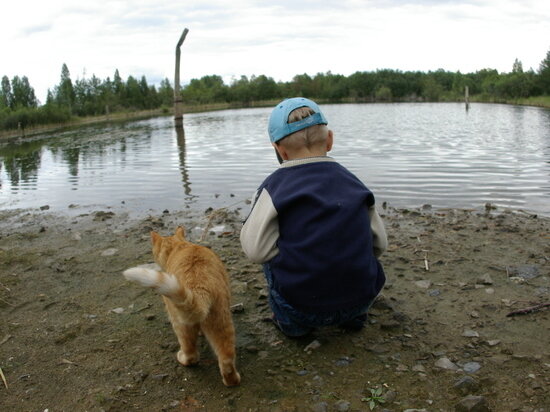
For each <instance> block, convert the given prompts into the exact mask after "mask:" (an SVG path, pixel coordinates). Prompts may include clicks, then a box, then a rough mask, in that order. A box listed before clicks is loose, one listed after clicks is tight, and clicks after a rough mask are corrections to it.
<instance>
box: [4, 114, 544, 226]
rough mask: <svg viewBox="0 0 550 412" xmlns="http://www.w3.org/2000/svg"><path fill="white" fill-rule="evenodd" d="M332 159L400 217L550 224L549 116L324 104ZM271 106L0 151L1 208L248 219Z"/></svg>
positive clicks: (266, 156)
mask: <svg viewBox="0 0 550 412" xmlns="http://www.w3.org/2000/svg"><path fill="white" fill-rule="evenodd" d="M323 109H324V112H325V115H326V117H327V118H328V120H329V122H330V127H331V128H332V129H333V131H334V134H335V144H334V148H333V151H332V152H331V155H332V156H333V157H335V158H336V159H337V160H338V161H339V162H340V163H342V164H343V165H344V166H346V167H347V168H349V169H350V170H351V171H352V172H354V173H355V174H356V175H357V176H358V177H359V178H361V179H362V180H363V181H364V182H365V183H366V184H367V186H368V187H369V188H370V189H371V190H372V191H373V192H374V193H375V196H376V199H377V202H378V203H379V204H381V203H382V202H385V201H386V202H388V203H389V204H390V205H393V206H396V207H417V206H421V205H423V204H431V205H432V206H434V207H465V208H479V207H482V206H483V205H484V204H485V203H487V202H490V203H493V204H495V205H497V206H500V207H510V208H521V209H525V210H529V211H534V212H537V213H541V214H548V215H550V111H549V110H545V109H538V108H531V107H521V106H509V105H493V104H473V105H471V108H470V110H469V111H468V112H467V111H466V110H465V108H464V105H463V104H458V103H457V104H454V103H449V104H408V103H402V104H364V105H358V104H345V105H324V106H323ZM270 110H271V109H270V108H260V109H242V110H226V111H220V112H211V113H198V114H188V115H185V118H184V127H185V136H178V135H177V133H176V131H175V129H174V127H173V120H172V118H170V117H160V118H154V119H149V120H144V121H134V122H129V123H125V124H114V125H108V126H101V127H98V126H89V127H81V128H78V129H75V130H70V131H64V132H61V133H54V134H46V135H43V136H40V138H39V139H34V140H33V141H30V142H24V143H20V144H4V145H3V146H0V207H1V208H2V209H12V208H27V207H40V206H44V205H49V206H50V208H51V209H54V210H58V211H68V210H69V205H79V206H81V207H92V208H93V207H113V208H121V209H125V210H128V211H130V212H134V213H149V212H151V211H156V212H158V211H162V210H164V209H168V210H179V209H182V208H186V207H188V208H193V209H200V210H202V209H206V208H207V207H214V208H217V207H223V206H229V205H238V206H241V207H243V208H245V209H248V207H249V206H245V205H244V202H243V201H244V200H245V199H249V198H250V197H251V196H252V194H253V192H254V190H255V189H256V187H257V186H258V185H259V184H260V183H261V181H262V180H263V179H264V178H265V177H266V176H267V175H268V174H269V173H271V172H272V171H273V170H274V169H275V168H276V167H277V165H278V163H277V161H276V159H275V154H274V151H273V149H272V148H271V146H270V144H269V140H268V137H267V132H266V124H267V119H268V116H269V113H270Z"/></svg>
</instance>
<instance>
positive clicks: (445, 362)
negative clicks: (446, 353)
mask: <svg viewBox="0 0 550 412" xmlns="http://www.w3.org/2000/svg"><path fill="white" fill-rule="evenodd" d="M435 366H436V367H437V368H440V369H446V370H451V371H456V370H458V369H459V368H458V366H456V364H454V363H453V362H451V360H450V359H449V358H440V359H438V360H437V361H436V362H435Z"/></svg>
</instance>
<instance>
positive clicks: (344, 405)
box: [334, 399, 351, 412]
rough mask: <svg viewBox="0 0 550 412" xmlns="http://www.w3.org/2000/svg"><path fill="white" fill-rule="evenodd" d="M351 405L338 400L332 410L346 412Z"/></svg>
mask: <svg viewBox="0 0 550 412" xmlns="http://www.w3.org/2000/svg"><path fill="white" fill-rule="evenodd" d="M350 407H351V403H349V402H348V401H345V400H342V399H341V400H339V401H338V402H336V403H335V404H334V409H335V410H336V411H338V412H347V411H349V410H350Z"/></svg>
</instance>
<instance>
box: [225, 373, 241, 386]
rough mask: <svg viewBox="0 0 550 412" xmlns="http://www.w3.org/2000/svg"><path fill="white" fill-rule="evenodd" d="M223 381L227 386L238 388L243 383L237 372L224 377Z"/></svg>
mask: <svg viewBox="0 0 550 412" xmlns="http://www.w3.org/2000/svg"><path fill="white" fill-rule="evenodd" d="M222 379H223V384H224V385H225V386H237V385H239V384H240V383H241V375H240V374H239V372H237V371H236V370H234V371H233V372H231V373H228V374H226V375H224V376H222Z"/></svg>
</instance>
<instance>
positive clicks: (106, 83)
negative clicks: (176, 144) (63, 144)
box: [0, 50, 550, 130]
mask: <svg viewBox="0 0 550 412" xmlns="http://www.w3.org/2000/svg"><path fill="white" fill-rule="evenodd" d="M466 86H467V87H468V89H469V93H470V96H472V97H475V98H476V99H477V100H480V101H511V100H512V101H513V100H514V99H521V98H528V97H533V96H550V50H549V51H548V52H547V54H546V57H545V58H544V59H543V60H542V61H541V63H540V67H539V68H538V70H537V71H535V70H533V69H530V70H523V66H522V63H521V61H519V60H518V59H516V60H515V61H514V63H513V65H512V71H511V72H509V73H499V72H498V71H497V70H494V69H482V70H479V71H477V72H475V73H466V74H463V73H460V72H449V71H445V70H442V69H440V70H436V71H429V72H420V71H407V72H403V71H400V70H393V69H380V70H376V71H371V72H366V71H362V72H355V73H353V74H351V75H349V76H343V75H341V74H333V73H331V72H330V71H329V72H327V73H317V74H316V75H314V76H310V75H308V74H299V75H296V76H294V78H293V79H292V80H291V81H288V82H276V81H275V80H273V78H271V77H267V76H265V75H259V76H251V77H250V78H249V77H247V76H241V77H240V78H235V79H233V80H232V81H231V83H230V84H225V83H224V81H223V79H222V77H221V76H218V75H207V76H203V77H202V78H200V79H192V80H191V81H190V82H189V84H187V85H185V86H184V87H183V88H182V91H181V94H182V98H183V101H184V104H185V105H188V106H192V105H205V104H213V103H226V104H229V105H238V106H249V105H252V104H254V103H257V102H262V101H273V100H277V99H282V98H285V97H290V96H304V97H309V98H313V99H317V100H321V101H325V102H390V101H391V102H401V101H430V102H437V101H458V100H462V99H463V96H464V90H465V87H466ZM173 93H174V90H173V87H172V85H171V83H170V81H169V80H168V79H164V80H163V81H161V83H160V85H159V86H158V87H157V86H155V85H150V84H148V82H147V79H146V77H145V76H141V78H139V79H138V78H135V77H133V76H128V78H127V79H126V80H125V81H124V80H123V79H122V78H121V76H120V73H119V71H118V70H115V73H114V76H113V78H112V79H111V78H110V77H107V78H106V79H104V80H101V79H99V78H97V77H96V76H95V75H92V77H91V78H86V77H83V78H79V79H77V80H76V81H74V82H73V81H72V79H71V75H70V72H69V69H68V67H67V65H66V64H63V66H62V68H61V76H60V81H59V84H57V85H56V86H55V87H54V88H53V89H51V90H48V93H47V98H46V102H45V103H44V104H41V102H39V101H38V99H37V98H36V95H35V91H34V89H33V87H32V86H31V85H30V83H29V80H28V78H27V77H26V76H22V77H19V76H15V77H13V78H12V79H11V80H10V79H9V78H8V77H7V76H3V77H2V81H1V90H0V130H9V129H16V128H18V127H23V128H24V127H29V126H36V125H40V124H48V123H63V122H68V121H70V120H71V119H73V118H74V117H75V116H76V117H83V116H97V115H105V114H109V113H115V112H120V111H139V110H151V109H163V111H164V112H166V113H168V112H169V111H170V109H171V107H172V104H173V99H174V95H173Z"/></svg>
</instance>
